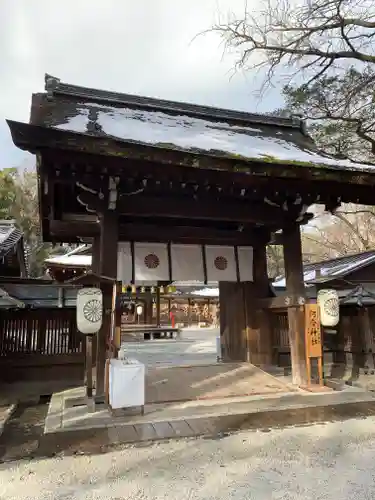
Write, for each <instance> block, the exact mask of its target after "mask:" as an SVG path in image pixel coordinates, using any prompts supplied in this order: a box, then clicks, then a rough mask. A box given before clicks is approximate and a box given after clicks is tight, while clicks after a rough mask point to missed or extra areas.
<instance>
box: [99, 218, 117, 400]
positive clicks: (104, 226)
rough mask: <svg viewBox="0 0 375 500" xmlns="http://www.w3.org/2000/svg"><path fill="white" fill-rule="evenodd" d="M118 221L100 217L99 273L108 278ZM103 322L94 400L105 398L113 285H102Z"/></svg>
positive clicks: (114, 256) (113, 268) (114, 266)
mask: <svg viewBox="0 0 375 500" xmlns="http://www.w3.org/2000/svg"><path fill="white" fill-rule="evenodd" d="M117 244H118V221H117V216H116V213H115V212H113V211H109V210H107V211H105V212H104V213H103V214H101V217H100V274H101V275H102V276H108V277H109V278H116V277H117ZM102 291H103V324H102V327H101V329H100V331H99V333H98V345H97V354H96V396H95V400H96V402H104V400H105V366H106V358H107V345H108V342H109V339H110V337H111V328H112V300H113V286H112V285H108V284H106V285H104V284H103V285H102Z"/></svg>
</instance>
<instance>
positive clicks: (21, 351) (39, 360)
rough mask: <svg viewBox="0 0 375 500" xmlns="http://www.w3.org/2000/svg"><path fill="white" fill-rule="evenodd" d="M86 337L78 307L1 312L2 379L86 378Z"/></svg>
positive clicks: (52, 379) (77, 379) (79, 380)
mask: <svg viewBox="0 0 375 500" xmlns="http://www.w3.org/2000/svg"><path fill="white" fill-rule="evenodd" d="M84 352H85V351H84V338H83V336H82V335H81V333H80V332H79V331H78V330H77V325H76V313H75V309H73V308H72V309H65V308H64V309H57V308H56V309H48V308H43V309H21V310H9V311H5V310H4V311H1V312H0V380H1V381H3V382H15V381H20V380H27V381H43V382H47V381H54V380H59V381H64V380H66V381H77V382H79V383H82V382H83V379H84Z"/></svg>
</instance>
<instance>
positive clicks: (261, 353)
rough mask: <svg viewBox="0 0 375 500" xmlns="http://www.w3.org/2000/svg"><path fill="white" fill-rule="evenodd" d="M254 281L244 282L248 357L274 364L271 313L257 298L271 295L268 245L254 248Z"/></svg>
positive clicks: (259, 361) (258, 362) (250, 359)
mask: <svg viewBox="0 0 375 500" xmlns="http://www.w3.org/2000/svg"><path fill="white" fill-rule="evenodd" d="M253 275H254V281H253V283H244V298H245V314H246V328H247V339H248V344H247V351H248V354H247V359H248V361H250V362H251V363H254V364H256V365H271V364H272V329H271V321H270V317H269V313H268V312H267V311H264V310H263V309H260V308H257V307H256V302H257V299H263V298H266V297H268V295H269V283H268V273H267V247H266V245H256V246H255V247H254V249H253Z"/></svg>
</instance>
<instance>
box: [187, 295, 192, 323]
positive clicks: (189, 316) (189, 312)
mask: <svg viewBox="0 0 375 500" xmlns="http://www.w3.org/2000/svg"><path fill="white" fill-rule="evenodd" d="M187 321H188V326H191V299H188V319H187Z"/></svg>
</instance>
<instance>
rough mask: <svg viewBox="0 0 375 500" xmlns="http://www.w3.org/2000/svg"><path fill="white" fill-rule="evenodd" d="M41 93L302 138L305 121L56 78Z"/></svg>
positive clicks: (48, 80) (46, 76)
mask: <svg viewBox="0 0 375 500" xmlns="http://www.w3.org/2000/svg"><path fill="white" fill-rule="evenodd" d="M45 90H46V92H47V97H48V98H49V99H53V97H54V96H56V95H65V96H72V97H76V98H77V97H80V98H82V99H90V100H91V101H93V102H100V103H108V104H110V105H113V106H116V104H117V105H119V104H122V105H126V106H129V107H131V106H136V107H137V108H138V109H139V108H145V109H150V108H152V109H154V110H155V111H156V110H159V111H169V112H170V113H176V112H179V113H181V112H182V113H185V114H186V115H189V114H190V115H193V116H196V117H202V118H204V117H211V118H214V119H216V120H220V119H223V120H227V121H228V120H229V121H232V122H237V123H238V122H241V123H244V122H247V123H253V124H255V123H257V124H263V125H269V126H275V125H276V126H279V127H290V128H294V129H298V130H300V131H301V132H302V133H303V134H304V135H306V129H305V122H304V121H303V120H301V119H300V118H298V117H290V118H285V117H280V116H272V115H268V114H267V115H266V114H258V113H249V112H247V111H240V110H231V109H225V108H218V107H214V106H206V105H199V104H192V103H187V102H181V101H169V100H166V99H158V98H155V97H147V96H140V95H134V94H124V93H121V92H115V91H106V90H100V89H94V88H90V87H82V86H79V85H73V84H69V83H64V82H62V81H61V80H60V79H59V78H56V77H54V76H52V75H49V74H47V73H46V74H45Z"/></svg>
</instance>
